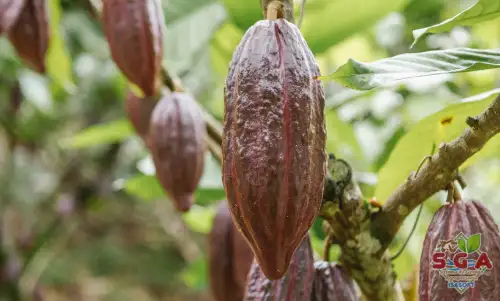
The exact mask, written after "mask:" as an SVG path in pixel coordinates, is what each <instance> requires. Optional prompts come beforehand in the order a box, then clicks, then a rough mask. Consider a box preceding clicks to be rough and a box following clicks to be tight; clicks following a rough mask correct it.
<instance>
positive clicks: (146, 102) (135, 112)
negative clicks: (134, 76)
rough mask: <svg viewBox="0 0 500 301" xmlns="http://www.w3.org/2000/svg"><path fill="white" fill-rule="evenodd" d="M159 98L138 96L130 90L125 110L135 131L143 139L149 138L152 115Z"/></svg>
mask: <svg viewBox="0 0 500 301" xmlns="http://www.w3.org/2000/svg"><path fill="white" fill-rule="evenodd" d="M157 102H158V100H157V99H156V98H155V97H144V98H139V97H137V96H136V95H135V94H134V93H133V92H132V91H129V92H128V95H127V100H126V103H125V110H126V112H127V116H128V119H129V120H130V122H131V123H132V125H133V126H134V129H135V131H136V132H137V134H139V136H140V137H141V138H142V139H143V140H145V141H146V140H147V136H148V132H149V124H150V121H151V115H152V114H153V110H154V108H155V106H156V103H157Z"/></svg>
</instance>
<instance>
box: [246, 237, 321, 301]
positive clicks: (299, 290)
mask: <svg viewBox="0 0 500 301" xmlns="http://www.w3.org/2000/svg"><path fill="white" fill-rule="evenodd" d="M313 288H314V258H313V251H312V246H311V241H310V239H309V235H306V236H305V237H304V240H303V241H302V242H301V244H300V245H299V247H298V248H297V250H296V251H295V253H294V254H293V257H292V260H291V262H290V267H289V269H288V270H287V272H286V273H285V275H284V276H283V277H282V278H281V279H279V280H271V279H268V278H267V277H266V275H265V274H264V271H263V270H262V269H261V267H260V266H259V264H258V263H257V262H256V261H254V263H253V264H252V268H251V270H250V273H249V274H248V278H247V290H246V293H245V299H244V300H246V301H275V300H296V301H301V300H304V301H305V300H311V297H312V292H313Z"/></svg>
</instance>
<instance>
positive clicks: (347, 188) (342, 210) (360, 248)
mask: <svg viewBox="0 0 500 301" xmlns="http://www.w3.org/2000/svg"><path fill="white" fill-rule="evenodd" d="M329 169H330V172H331V175H329V176H328V178H327V181H326V185H325V191H324V196H323V204H322V206H321V211H320V216H321V217H323V218H324V219H325V220H326V221H327V223H328V224H329V226H330V228H331V233H332V235H333V236H334V238H335V242H336V243H337V244H338V245H339V246H340V248H341V255H340V258H339V262H340V263H341V264H342V265H343V266H344V268H345V270H346V271H347V272H348V274H349V275H350V276H351V277H352V278H353V279H354V280H356V283H357V284H358V285H359V287H360V289H361V291H362V292H363V295H364V296H365V298H366V300H370V301H404V299H403V297H402V295H401V289H400V287H399V283H398V282H397V281H396V275H395V273H394V270H393V267H392V262H391V259H390V255H389V252H388V251H385V252H382V255H381V256H379V252H380V250H381V245H380V243H379V242H378V240H376V239H375V238H374V237H373V236H372V235H371V233H370V212H371V210H370V208H369V206H368V204H367V203H365V201H364V198H363V194H362V193H361V190H360V188H359V186H358V184H357V183H356V181H355V179H354V177H353V176H352V172H351V173H349V172H347V171H348V170H349V169H350V166H349V164H348V163H347V162H345V161H344V160H339V159H334V160H333V161H331V160H330V161H329ZM340 183H342V184H341V185H339V184H340ZM339 186H341V187H340V188H341V189H339Z"/></svg>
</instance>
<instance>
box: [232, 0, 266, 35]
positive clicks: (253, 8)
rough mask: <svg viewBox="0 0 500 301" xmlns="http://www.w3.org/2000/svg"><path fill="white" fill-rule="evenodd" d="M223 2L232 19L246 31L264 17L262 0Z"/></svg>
mask: <svg viewBox="0 0 500 301" xmlns="http://www.w3.org/2000/svg"><path fill="white" fill-rule="evenodd" d="M223 3H224V6H225V7H226V9H227V11H228V12H229V15H230V16H231V21H232V22H233V23H234V24H235V25H236V26H238V27H239V28H241V29H243V30H245V31H246V30H247V29H248V28H249V27H250V26H252V25H253V24H255V22H257V21H259V20H262V19H263V15H262V8H261V5H260V4H261V1H260V0H255V1H254V0H252V1H241V0H223Z"/></svg>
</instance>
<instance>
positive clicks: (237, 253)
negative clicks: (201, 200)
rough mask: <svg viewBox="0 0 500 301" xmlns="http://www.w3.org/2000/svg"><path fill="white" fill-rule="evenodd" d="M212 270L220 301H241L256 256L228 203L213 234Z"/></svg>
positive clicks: (212, 284) (221, 209)
mask: <svg viewBox="0 0 500 301" xmlns="http://www.w3.org/2000/svg"><path fill="white" fill-rule="evenodd" d="M208 241H209V246H208V259H209V260H208V269H209V274H210V287H211V290H212V294H213V296H214V299H215V300H216V301H241V300H242V299H243V295H244V293H245V286H246V278H247V275H248V272H249V271H250V266H251V265H252V260H253V253H252V250H251V249H250V247H249V246H248V244H247V242H246V241H245V240H244V238H243V237H242V236H241V234H240V232H239V231H238V229H236V227H235V226H234V224H233V221H232V218H231V214H230V212H229V208H228V206H227V202H222V203H221V204H220V205H219V206H218V208H217V213H216V215H215V218H214V222H213V226H212V230H211V232H210V234H209V238H208Z"/></svg>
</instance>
